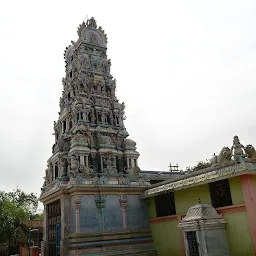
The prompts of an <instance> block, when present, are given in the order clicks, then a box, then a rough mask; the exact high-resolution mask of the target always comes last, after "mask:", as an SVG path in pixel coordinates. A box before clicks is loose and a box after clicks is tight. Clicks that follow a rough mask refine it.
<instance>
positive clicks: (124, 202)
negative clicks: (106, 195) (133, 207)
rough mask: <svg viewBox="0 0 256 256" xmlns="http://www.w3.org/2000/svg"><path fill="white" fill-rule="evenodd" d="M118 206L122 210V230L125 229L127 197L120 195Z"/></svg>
mask: <svg viewBox="0 0 256 256" xmlns="http://www.w3.org/2000/svg"><path fill="white" fill-rule="evenodd" d="M119 201H120V206H121V210H122V219H123V230H126V229H127V220H126V207H127V196H126V195H120V199H119Z"/></svg>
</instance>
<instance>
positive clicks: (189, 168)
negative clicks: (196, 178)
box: [187, 160, 211, 172]
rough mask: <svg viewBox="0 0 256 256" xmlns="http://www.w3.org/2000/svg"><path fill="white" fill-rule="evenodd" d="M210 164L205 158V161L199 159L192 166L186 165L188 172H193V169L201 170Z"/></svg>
mask: <svg viewBox="0 0 256 256" xmlns="http://www.w3.org/2000/svg"><path fill="white" fill-rule="evenodd" d="M210 166H211V163H210V162H209V161H208V160H206V161H200V162H198V163H197V165H195V166H193V167H187V170H188V171H190V172H194V171H199V170H203V169H205V168H208V167H210Z"/></svg>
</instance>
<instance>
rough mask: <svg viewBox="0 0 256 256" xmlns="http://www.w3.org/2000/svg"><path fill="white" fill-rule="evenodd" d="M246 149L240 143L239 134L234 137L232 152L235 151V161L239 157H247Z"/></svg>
mask: <svg viewBox="0 0 256 256" xmlns="http://www.w3.org/2000/svg"><path fill="white" fill-rule="evenodd" d="M244 149H245V148H244V146H243V145H242V144H241V143H240V140H239V138H238V136H235V137H234V139H233V146H232V147H231V153H232V152H233V151H234V153H233V156H234V160H235V161H238V160H239V158H245V156H246V154H245V151H244Z"/></svg>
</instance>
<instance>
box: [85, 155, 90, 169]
mask: <svg viewBox="0 0 256 256" xmlns="http://www.w3.org/2000/svg"><path fill="white" fill-rule="evenodd" d="M85 166H86V167H89V161H88V156H85Z"/></svg>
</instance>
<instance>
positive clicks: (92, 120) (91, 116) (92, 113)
mask: <svg viewBox="0 0 256 256" xmlns="http://www.w3.org/2000/svg"><path fill="white" fill-rule="evenodd" d="M90 119H91V123H93V124H95V115H94V112H93V110H91V112H90Z"/></svg>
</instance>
